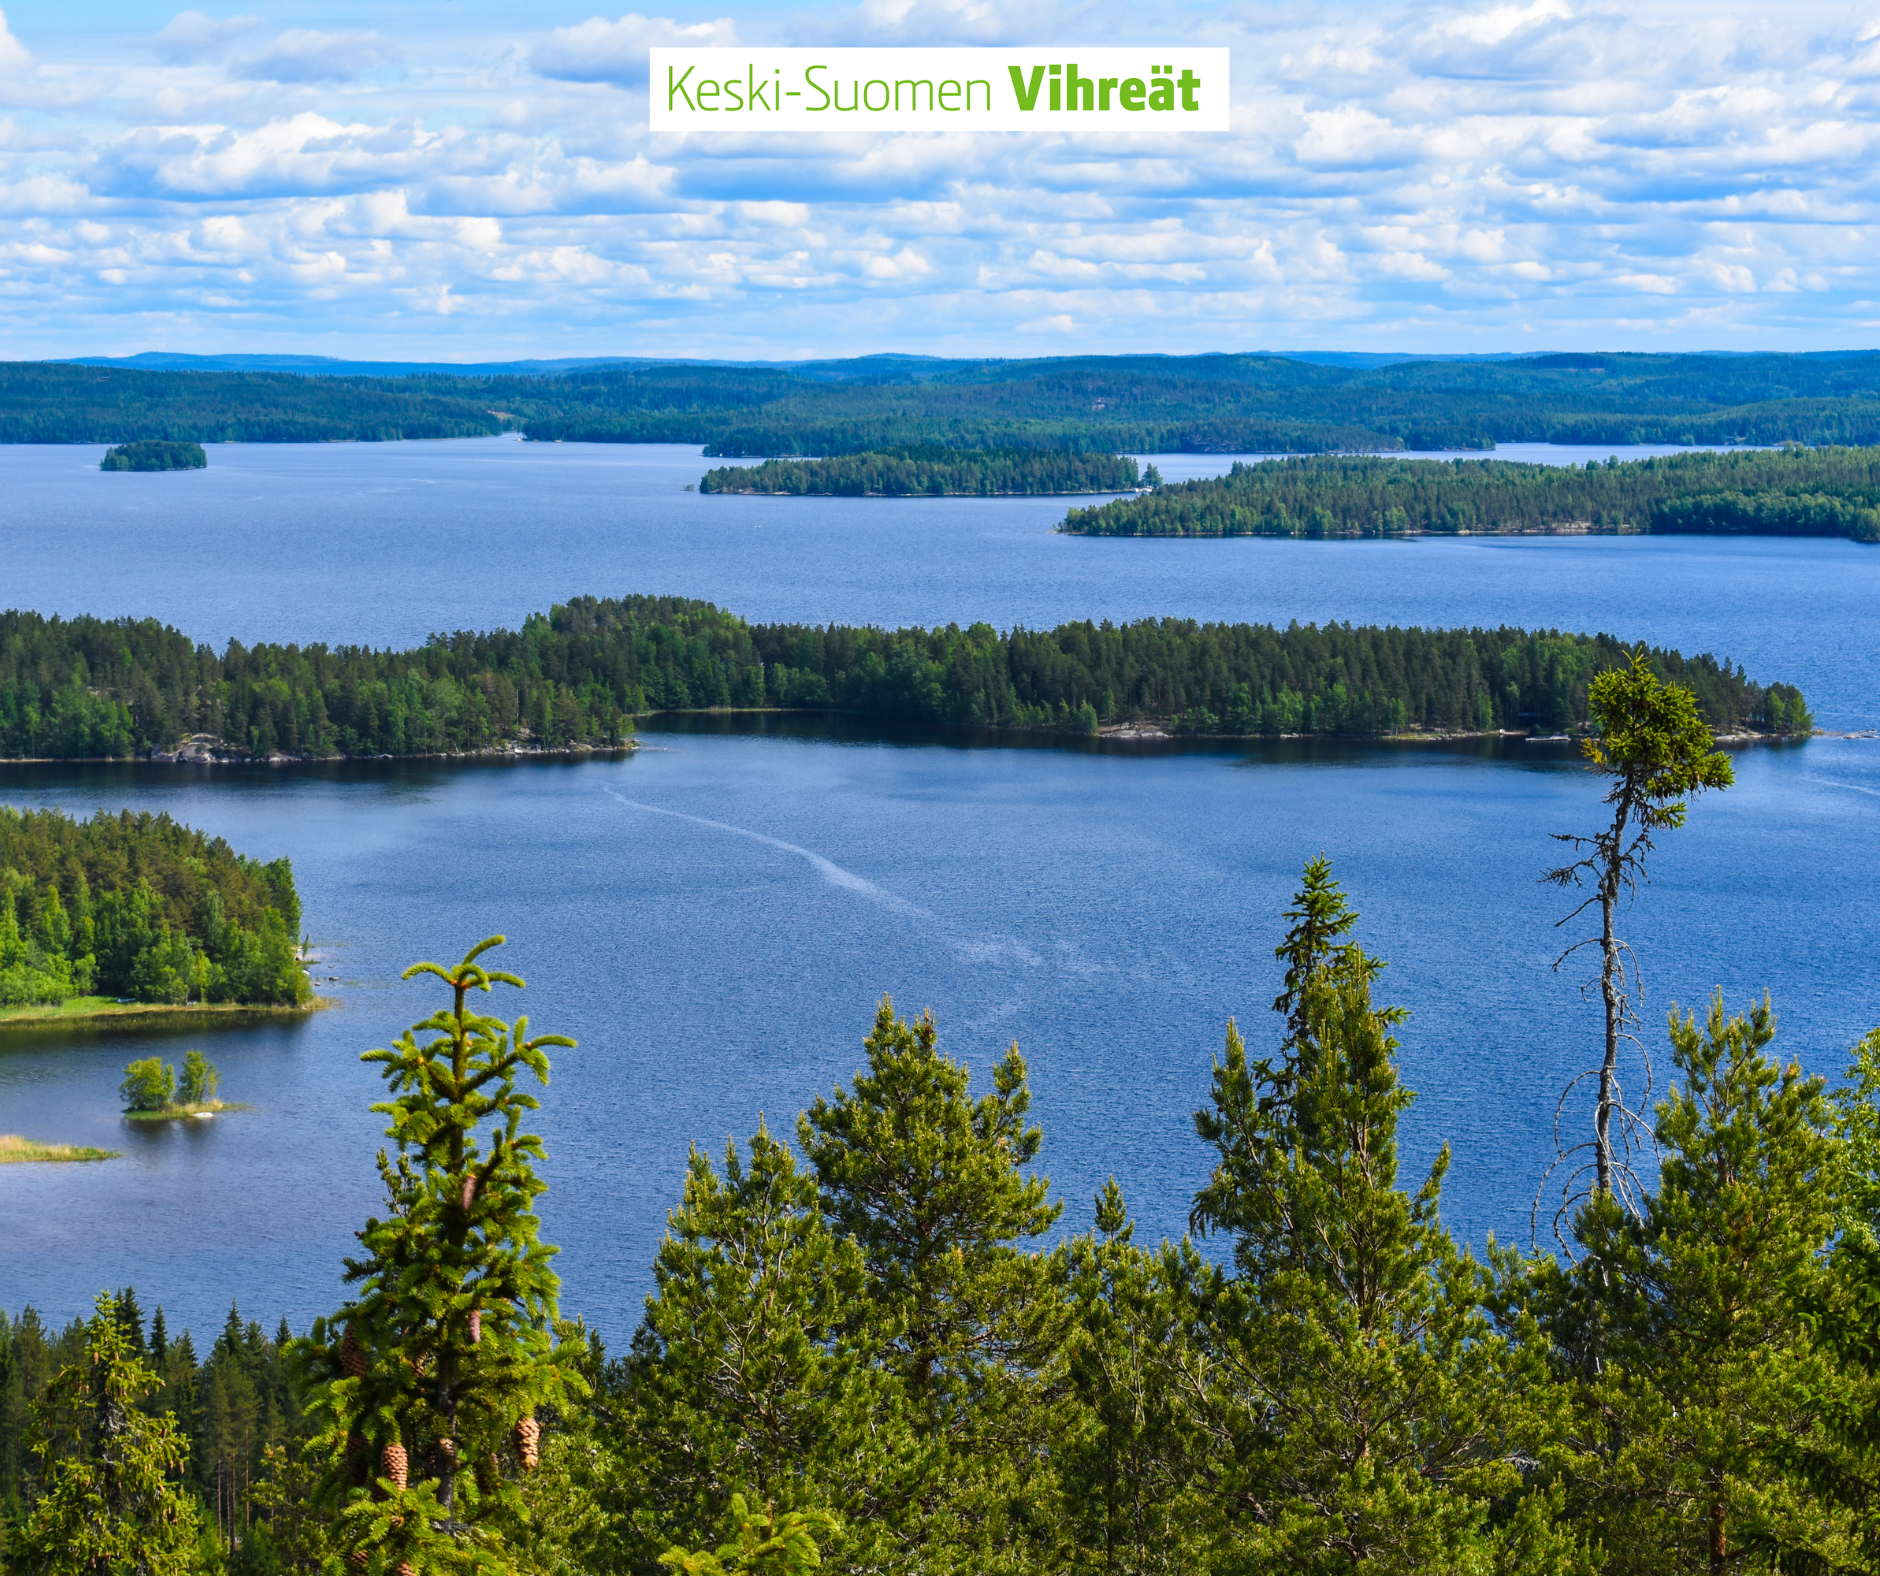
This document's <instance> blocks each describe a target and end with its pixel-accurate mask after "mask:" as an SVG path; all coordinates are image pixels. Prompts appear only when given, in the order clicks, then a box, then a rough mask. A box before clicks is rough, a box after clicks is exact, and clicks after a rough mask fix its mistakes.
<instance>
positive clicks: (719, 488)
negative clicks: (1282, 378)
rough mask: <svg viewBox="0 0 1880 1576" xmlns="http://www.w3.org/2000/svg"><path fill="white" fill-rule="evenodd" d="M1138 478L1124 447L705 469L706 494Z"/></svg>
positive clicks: (905, 490)
mask: <svg viewBox="0 0 1880 1576" xmlns="http://www.w3.org/2000/svg"><path fill="white" fill-rule="evenodd" d="M1136 484H1137V475H1136V462H1135V461H1134V460H1132V459H1131V458H1130V457H1129V456H1128V455H1126V454H1089V453H1063V452H1055V451H1050V450H1043V449H946V448H937V447H925V448H906V449H892V450H889V451H887V452H885V453H871V454H843V455H832V456H830V457H828V458H824V459H814V460H766V461H765V462H764V463H763V464H762V465H750V466H741V465H730V466H724V467H722V468H720V469H718V470H715V471H707V472H706V473H705V476H704V479H703V480H701V481H700V482H699V484H698V490H699V491H700V492H707V493H791V494H798V495H801V494H808V493H830V494H834V495H836V496H838V497H845V498H862V497H881V498H910V497H933V498H939V497H944V496H950V495H953V494H966V495H969V496H973V497H980V498H993V497H1001V496H1005V495H1008V494H1023V495H1027V496H1037V495H1039V494H1046V493H1094V492H1126V491H1128V490H1130V489H1131V488H1133V487H1135V486H1136Z"/></svg>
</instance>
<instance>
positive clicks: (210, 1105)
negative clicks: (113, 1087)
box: [118, 1051, 248, 1122]
mask: <svg viewBox="0 0 1880 1576" xmlns="http://www.w3.org/2000/svg"><path fill="white" fill-rule="evenodd" d="M221 1079H222V1075H221V1074H220V1073H218V1072H217V1071H216V1070H215V1064H214V1063H213V1062H211V1061H210V1060H209V1058H208V1057H206V1056H204V1055H203V1054H202V1052H201V1051H191V1052H190V1053H189V1054H188V1055H187V1056H185V1057H184V1058H183V1073H182V1076H181V1077H180V1078H179V1077H178V1076H177V1072H176V1068H175V1067H174V1066H173V1065H172V1064H171V1063H169V1062H165V1061H163V1060H161V1059H160V1058H158V1057H155V1056H149V1057H145V1058H144V1059H143V1060H142V1061H136V1062H132V1063H131V1064H130V1066H128V1067H126V1068H125V1069H124V1082H123V1083H121V1084H119V1085H118V1094H119V1095H120V1096H121V1097H122V1098H123V1101H124V1117H125V1120H126V1121H130V1122H171V1121H175V1120H176V1119H177V1118H178V1117H195V1116H219V1115H220V1114H221V1113H222V1112H224V1111H246V1110H247V1109H248V1107H247V1106H245V1105H237V1104H235V1103H234V1102H233V1101H229V1100H218V1099H216V1097H215V1091H216V1085H217V1084H219V1083H220V1082H221Z"/></svg>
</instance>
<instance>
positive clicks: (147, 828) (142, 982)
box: [0, 805, 313, 1007]
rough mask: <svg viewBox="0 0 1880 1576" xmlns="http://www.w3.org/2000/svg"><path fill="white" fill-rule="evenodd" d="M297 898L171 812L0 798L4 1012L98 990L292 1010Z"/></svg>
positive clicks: (277, 878) (290, 885)
mask: <svg viewBox="0 0 1880 1576" xmlns="http://www.w3.org/2000/svg"><path fill="white" fill-rule="evenodd" d="M299 933H300V897H299V894H298V892H297V891H296V890H295V887H294V870H293V865H292V864H291V863H290V862H289V861H288V860H287V859H284V858H283V859H276V860H271V861H269V862H267V863H265V864H264V863H262V862H261V861H259V860H255V859H251V858H249V857H247V856H246V855H244V854H238V853H236V852H235V851H234V849H232V848H230V847H229V845H228V844H227V843H226V842H225V841H223V839H221V838H219V837H214V838H212V837H209V836H208V835H206V834H205V833H203V832H199V831H196V830H195V829H193V828H191V827H187V826H182V825H179V824H178V823H177V822H176V821H173V820H172V819H171V818H170V817H169V816H168V815H167V814H165V815H151V814H150V813H148V812H133V811H130V810H125V811H122V812H121V813H119V814H117V815H108V814H106V813H105V812H104V811H102V810H101V811H99V812H98V813H97V814H96V815H94V816H92V817H91V818H90V819H89V820H84V821H80V820H75V819H73V818H72V817H71V816H68V815H66V814H64V813H63V812H62V811H59V810H16V809H12V808H10V807H8V806H5V805H0V1006H6V1007H21V1006H28V1005H32V1004H37V1003H54V1002H61V1001H66V1000H69V999H70V998H72V997H74V996H89V995H93V994H97V995H104V996H117V997H124V998H130V999H134V1000H137V1001H147V1002H164V1003H170V1004H173V1005H181V1004H183V1003H186V1002H204V1003H223V1002H229V1003H236V1002H239V1003H249V1004H257V1005H258V1004H270V1005H281V1006H294V1005H299V1004H302V1003H305V1002H307V1001H308V1000H310V999H311V997H312V993H313V988H312V986H311V985H310V984H309V983H308V980H307V975H306V972H305V971H304V970H303V969H302V968H301V966H300V963H299V961H298V957H297V953H296V947H295V942H296V938H297V937H298V935H299Z"/></svg>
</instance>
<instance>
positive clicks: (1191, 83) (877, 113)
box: [648, 46, 1228, 142]
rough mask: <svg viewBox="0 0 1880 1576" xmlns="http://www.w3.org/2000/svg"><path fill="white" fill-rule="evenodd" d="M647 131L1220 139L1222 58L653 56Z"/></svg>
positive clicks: (940, 52)
mask: <svg viewBox="0 0 1880 1576" xmlns="http://www.w3.org/2000/svg"><path fill="white" fill-rule="evenodd" d="M651 65H652V70H651V73H650V80H649V82H648V87H649V89H650V90H651V99H652V127H653V130H655V131H739V132H751V131H848V130H854V129H856V128H858V127H868V128H871V129H874V130H880V131H1031V132H1044V133H1046V134H1048V135H1050V136H1058V137H1061V136H1065V135H1067V134H1075V133H1079V132H1084V133H1089V132H1099V133H1102V134H1103V135H1104V136H1106V137H1115V136H1118V135H1121V136H1123V137H1132V136H1141V137H1142V138H1143V139H1144V140H1145V141H1156V142H1160V141H1163V140H1165V139H1166V137H1167V135H1168V133H1169V132H1171V131H1226V130H1227V129H1228V127H1227V51H1226V50H1225V49H1186V48H1183V49H1177V48H1175V47H1173V46H1149V47H1143V48H1132V49H1113V48H1104V49H1074V48H1055V49H655V50H653V51H652V54H651Z"/></svg>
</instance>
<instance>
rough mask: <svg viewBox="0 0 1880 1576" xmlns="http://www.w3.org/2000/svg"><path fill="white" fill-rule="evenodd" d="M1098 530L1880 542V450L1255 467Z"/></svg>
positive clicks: (1159, 495)
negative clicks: (1568, 533) (1597, 534)
mask: <svg viewBox="0 0 1880 1576" xmlns="http://www.w3.org/2000/svg"><path fill="white" fill-rule="evenodd" d="M1060 529H1061V530H1064V531H1067V532H1071V533H1073V534H1076V535H1084V536H1293V537H1336V536H1403V535H1410V534H1422V533H1435V534H1454V533H1457V532H1475V531H1480V532H1521V531H1559V530H1590V531H1650V532H1654V533H1664V534H1678V533H1703V534H1706V535H1741V534H1746V533H1747V534H1756V535H1764V536H1845V537H1850V538H1852V539H1853V540H1855V541H1860V542H1880V448H1823V449H1802V448H1793V447H1791V448H1783V449H1774V450H1750V451H1739V452H1730V453H1721V454H1718V453H1710V454H1704V453H1699V454H1673V455H1664V456H1660V457H1657V458H1653V459H1645V460H1624V461H1621V460H1617V459H1612V460H1607V461H1604V462H1600V461H1592V462H1590V463H1589V464H1587V465H1586V466H1585V467H1580V466H1577V465H1560V466H1555V465H1524V464H1519V463H1516V462H1513V461H1507V460H1451V461H1442V460H1394V459H1374V458H1365V457H1357V456H1340V457H1324V456H1321V457H1314V458H1310V459H1293V460H1264V461H1260V462H1257V463H1253V464H1247V463H1244V462H1241V461H1236V462H1235V463H1234V466H1233V469H1232V470H1230V471H1229V472H1228V473H1227V475H1225V476H1218V477H1206V478H1203V479H1201V480H1198V481H1189V482H1180V483H1177V484H1175V485H1173V486H1163V487H1160V488H1157V489H1156V491H1155V492H1153V493H1151V494H1149V495H1148V496H1146V497H1140V498H1121V499H1117V500H1115V501H1114V502H1111V503H1107V504H1100V505H1097V506H1095V507H1093V508H1088V509H1073V510H1072V511H1071V512H1070V514H1069V515H1068V516H1067V517H1066V518H1065V520H1064V523H1063V525H1062V526H1061V527H1060Z"/></svg>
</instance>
